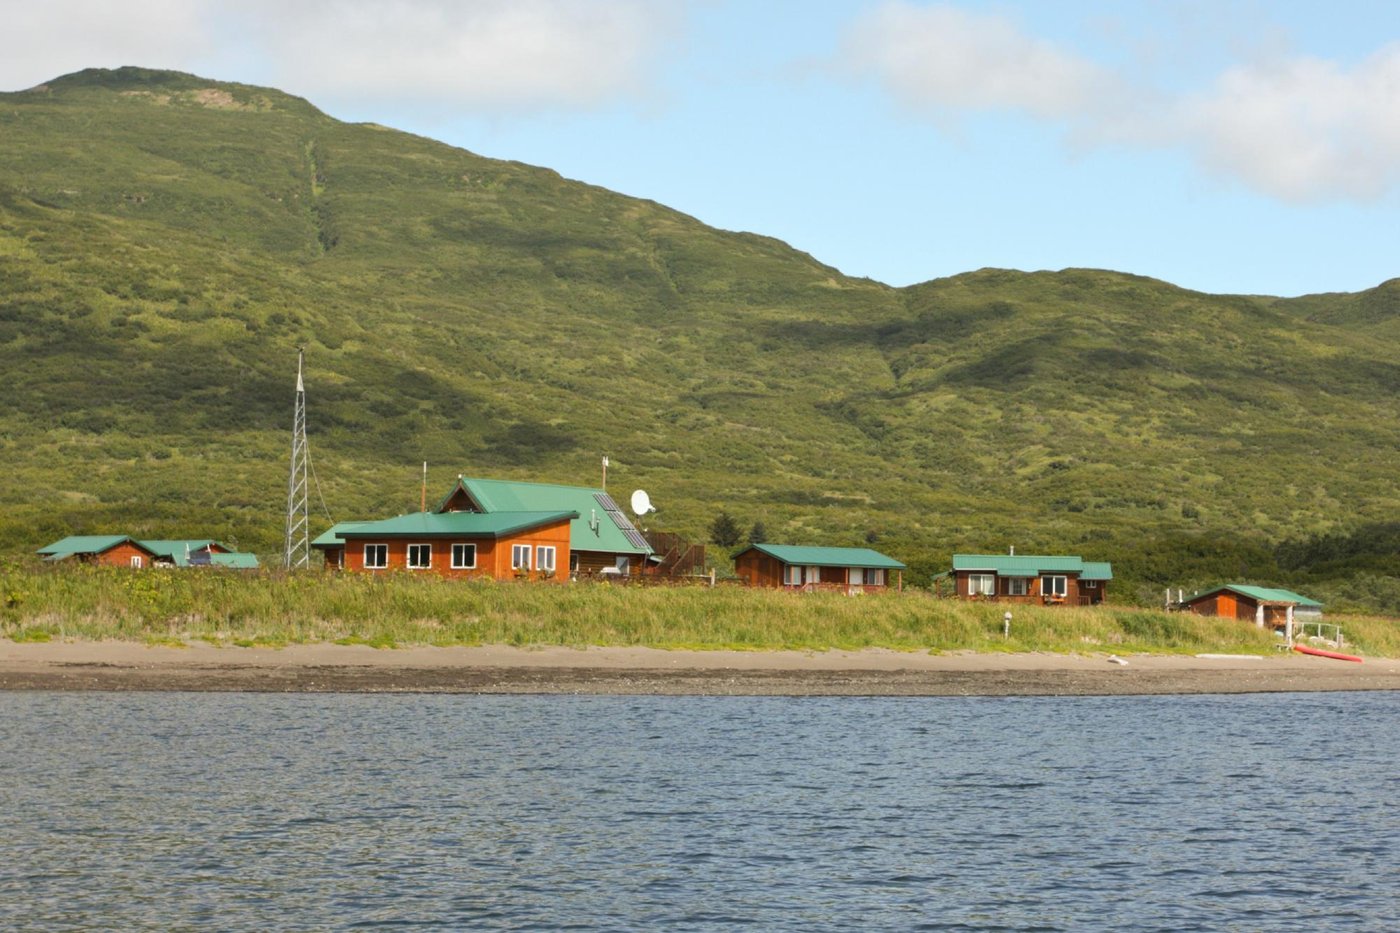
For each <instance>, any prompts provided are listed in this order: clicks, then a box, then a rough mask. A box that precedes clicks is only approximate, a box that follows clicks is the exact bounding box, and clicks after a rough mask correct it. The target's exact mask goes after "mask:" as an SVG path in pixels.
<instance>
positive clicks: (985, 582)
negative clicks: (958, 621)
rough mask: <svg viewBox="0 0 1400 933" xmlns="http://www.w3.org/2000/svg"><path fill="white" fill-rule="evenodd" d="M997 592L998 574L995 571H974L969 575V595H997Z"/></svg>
mask: <svg viewBox="0 0 1400 933" xmlns="http://www.w3.org/2000/svg"><path fill="white" fill-rule="evenodd" d="M996 594H997V575H996V574H994V573H973V574H968V577H967V595H969V596H995V595H996Z"/></svg>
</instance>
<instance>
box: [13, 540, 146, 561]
mask: <svg viewBox="0 0 1400 933" xmlns="http://www.w3.org/2000/svg"><path fill="white" fill-rule="evenodd" d="M127 542H130V543H132V544H134V545H136V546H137V547H139V548H141V550H143V551H145V552H146V553H148V554H151V556H153V557H154V556H155V552H153V551H151V549H150V548H148V547H146V546H145V545H144V544H142V543H141V542H140V541H135V540H133V539H132V538H131V537H130V536H128V535H69V536H68V537H66V538H62V539H60V540H58V541H55V542H54V543H53V544H48V545H45V546H44V547H41V548H39V550H38V551H36V552H35V553H36V554H43V555H45V557H44V559H45V560H63V559H64V558H65V557H72V556H73V555H74V554H102V553H105V552H106V551H110V550H111V549H112V548H114V547H116V546H117V545H119V544H126V543H127Z"/></svg>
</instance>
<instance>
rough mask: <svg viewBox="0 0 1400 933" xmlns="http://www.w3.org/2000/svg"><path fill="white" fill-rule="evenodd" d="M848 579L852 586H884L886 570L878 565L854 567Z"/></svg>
mask: <svg viewBox="0 0 1400 933" xmlns="http://www.w3.org/2000/svg"><path fill="white" fill-rule="evenodd" d="M847 579H848V580H849V581H850V583H851V585H852V586H882V585H884V582H885V572H884V571H883V570H881V569H879V568H877V567H852V568H851V570H850V573H849V575H848V576H847Z"/></svg>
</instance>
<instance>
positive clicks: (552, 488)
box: [433, 477, 651, 554]
mask: <svg viewBox="0 0 1400 933" xmlns="http://www.w3.org/2000/svg"><path fill="white" fill-rule="evenodd" d="M458 489H462V490H465V491H466V493H467V495H468V496H470V497H471V498H472V501H473V502H475V503H476V504H477V505H478V506H480V507H481V510H482V511H483V512H485V513H487V514H492V513H498V512H540V511H549V512H575V513H577V514H576V515H575V517H574V519H573V522H572V524H570V526H569V547H570V549H571V550H575V551H603V552H606V553H610V554H650V553H651V546H650V545H648V544H647V543H646V540H645V539H644V538H643V537H642V535H641V532H639V531H638V530H637V529H636V527H635V526H633V524H632V521H631V519H629V518H628V517H627V516H626V515H625V514H624V513H623V512H622V510H621V509H620V508H618V507H617V504H616V503H615V502H613V500H612V499H611V498H609V497H608V494H607V493H606V492H604V491H603V490H601V489H589V488H587V487H585V486H559V485H555V484H553V483H518V482H513V481H510V480H500V479H476V478H471V477H460V478H458V480H457V484H456V485H455V486H453V487H452V490H451V491H450V492H449V493H448V494H447V495H446V496H444V497H443V498H442V501H441V502H439V503H438V505H437V508H435V509H434V510H433V511H434V512H441V511H442V509H443V507H444V506H446V505H447V501H448V500H449V499H451V498H452V496H453V495H454V494H455V493H456V492H457V490H458ZM608 503H611V504H612V506H613V508H612V509H609V508H608V507H607V504H608ZM443 514H451V513H443ZM459 514H460V513H459Z"/></svg>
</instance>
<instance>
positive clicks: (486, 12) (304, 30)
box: [242, 0, 681, 111]
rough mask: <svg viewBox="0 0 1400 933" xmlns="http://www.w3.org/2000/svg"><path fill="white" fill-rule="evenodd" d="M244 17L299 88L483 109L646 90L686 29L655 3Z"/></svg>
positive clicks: (339, 10) (265, 3) (303, 0)
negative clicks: (676, 33) (672, 41)
mask: <svg viewBox="0 0 1400 933" xmlns="http://www.w3.org/2000/svg"><path fill="white" fill-rule="evenodd" d="M242 9H244V10H252V11H254V19H255V21H256V23H257V25H258V28H259V29H260V30H262V32H263V33H264V35H262V36H261V37H260V40H261V41H262V42H264V43H265V44H266V47H267V48H268V50H269V52H270V53H271V54H270V58H269V60H268V61H269V67H270V68H271V70H272V72H273V74H274V76H275V78H276V80H277V81H278V82H279V84H281V85H283V86H286V87H288V88H293V89H295V90H296V92H297V93H300V94H305V95H309V96H312V97H313V99H314V98H315V97H317V96H332V97H339V98H342V99H344V98H347V97H353V98H357V99H366V98H370V99H379V100H399V101H405V102H412V103H422V102H425V101H427V102H433V103H436V104H438V105H442V104H449V105H461V106H468V107H473V108H478V109H487V110H496V111H505V110H533V109H553V108H587V107H593V106H597V105H599V104H602V103H606V102H608V101H611V100H613V99H616V98H618V97H627V96H634V95H638V94H641V93H644V92H645V91H646V90H647V88H648V85H649V77H650V74H651V70H652V66H653V65H654V64H655V63H656V60H657V58H658V56H659V55H660V53H661V52H662V51H663V49H664V46H665V44H666V42H667V40H668V39H669V38H670V36H671V34H672V30H673V29H674V27H675V26H676V24H677V20H678V18H679V13H680V10H681V7H680V5H679V4H678V3H667V2H657V0H470V2H453V0H392V2H376V0H300V2H292V3H287V2H281V0H279V2H269V0H260V2H258V3H256V4H254V5H253V6H252V7H248V6H246V5H245V6H243V7H242Z"/></svg>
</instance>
